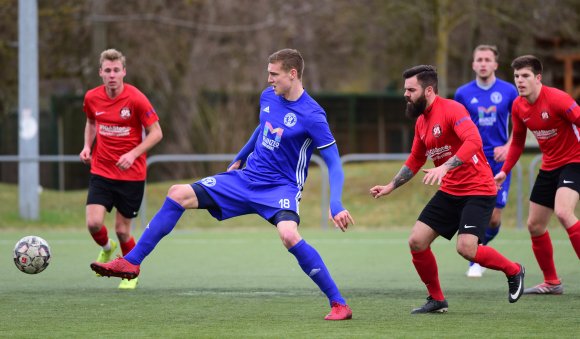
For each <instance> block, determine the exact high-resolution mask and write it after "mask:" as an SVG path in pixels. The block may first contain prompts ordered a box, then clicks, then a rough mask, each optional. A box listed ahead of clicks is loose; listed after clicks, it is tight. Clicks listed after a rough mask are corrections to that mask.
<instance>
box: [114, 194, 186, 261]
mask: <svg viewBox="0 0 580 339" xmlns="http://www.w3.org/2000/svg"><path fill="white" fill-rule="evenodd" d="M184 211H185V208H183V207H181V205H180V204H178V203H177V202H175V200H173V199H171V198H169V197H167V198H165V203H164V204H163V206H161V209H160V210H159V211H158V212H157V214H155V216H154V217H153V219H151V222H149V225H147V227H146V228H145V230H144V231H143V234H142V235H141V238H139V241H138V242H137V245H135V247H134V248H133V249H132V250H131V252H129V253H127V255H126V256H125V260H127V261H128V262H130V263H131V264H133V265H141V262H142V261H143V259H145V257H146V256H148V255H149V253H151V251H153V249H154V248H155V246H157V244H158V243H159V241H160V240H161V239H162V238H163V237H164V236H166V235H168V234H169V232H171V231H172V230H173V228H174V227H175V224H177V221H178V220H179V218H181V215H182V214H183V212H184Z"/></svg>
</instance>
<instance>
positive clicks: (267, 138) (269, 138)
mask: <svg viewBox="0 0 580 339" xmlns="http://www.w3.org/2000/svg"><path fill="white" fill-rule="evenodd" d="M282 133H284V129H283V128H280V127H278V128H274V127H273V126H272V124H271V123H270V122H269V121H266V123H265V124H264V132H263V133H262V146H264V147H266V148H267V149H269V150H271V151H273V150H274V149H275V148H278V147H279V146H280V140H282Z"/></svg>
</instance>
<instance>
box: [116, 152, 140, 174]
mask: <svg viewBox="0 0 580 339" xmlns="http://www.w3.org/2000/svg"><path fill="white" fill-rule="evenodd" d="M135 158H136V157H135V156H134V155H133V153H132V152H127V153H125V154H123V155H122V156H121V157H120V158H119V161H117V163H116V165H117V167H119V169H120V170H121V171H124V170H127V169H129V167H131V166H132V165H133V162H135Z"/></svg>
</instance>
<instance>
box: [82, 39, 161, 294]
mask: <svg viewBox="0 0 580 339" xmlns="http://www.w3.org/2000/svg"><path fill="white" fill-rule="evenodd" d="M100 65H101V66H100V68H99V76H100V77H101V78H102V79H103V85H101V86H98V87H96V88H94V89H91V90H89V91H88V92H87V93H86V95H85V100H84V103H83V106H84V111H85V114H86V116H87V123H86V125H85V144H84V147H83V150H82V151H81V153H80V155H79V156H80V158H81V161H82V162H84V163H85V164H90V166H91V177H90V181H89V192H88V197H87V203H86V221H87V228H88V230H89V233H90V234H91V236H92V237H93V239H94V240H95V242H96V243H97V244H98V245H99V246H101V247H102V249H101V252H100V253H99V257H98V258H97V261H98V262H108V261H109V260H111V256H112V255H113V253H114V252H115V250H116V249H117V243H116V242H115V241H114V240H111V239H109V235H108V231H107V228H106V227H105V225H103V223H104V220H105V214H106V212H111V210H112V208H113V207H115V208H116V209H117V213H116V216H115V233H116V234H117V238H118V240H119V244H120V246H121V251H122V253H123V255H125V254H126V253H129V251H131V249H133V247H135V239H134V238H133V236H131V219H133V218H135V217H136V216H137V212H138V211H139V207H140V206H141V200H142V199H143V193H144V189H145V177H146V171H147V168H146V167H147V166H146V162H145V158H146V152H147V151H148V150H149V149H151V148H152V147H153V146H154V145H155V144H157V143H158V142H159V141H160V140H161V138H162V137H163V134H162V132H161V127H160V126H159V118H158V117H157V113H155V109H153V106H151V103H150V102H149V100H147V98H146V97H145V95H144V94H143V93H141V92H140V91H139V90H138V89H137V88H135V87H134V86H131V85H129V84H125V83H123V79H124V77H125V75H126V74H127V73H126V69H125V56H123V54H121V52H119V51H117V50H115V49H108V50H106V51H104V52H102V53H101V58H100ZM143 129H145V131H146V136H145V138H143ZM93 143H94V147H93ZM136 286H137V280H136V279H133V280H126V279H125V280H122V281H121V284H120V285H119V288H121V289H134V288H135V287H136Z"/></svg>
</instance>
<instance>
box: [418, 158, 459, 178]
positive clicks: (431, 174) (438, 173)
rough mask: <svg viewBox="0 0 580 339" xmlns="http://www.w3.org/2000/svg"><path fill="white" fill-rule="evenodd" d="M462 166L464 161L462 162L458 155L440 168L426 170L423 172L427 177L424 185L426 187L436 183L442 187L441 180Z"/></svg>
mask: <svg viewBox="0 0 580 339" xmlns="http://www.w3.org/2000/svg"><path fill="white" fill-rule="evenodd" d="M461 165H463V161H461V160H460V159H459V158H458V157H457V155H454V156H452V157H451V158H449V160H447V161H446V162H445V163H444V164H443V165H441V166H439V167H435V168H430V169H424V170H423V172H425V177H424V178H423V183H424V184H426V185H433V184H434V183H437V185H441V180H443V177H444V176H445V174H447V172H449V171H450V170H452V169H454V168H455V167H458V166H461Z"/></svg>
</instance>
